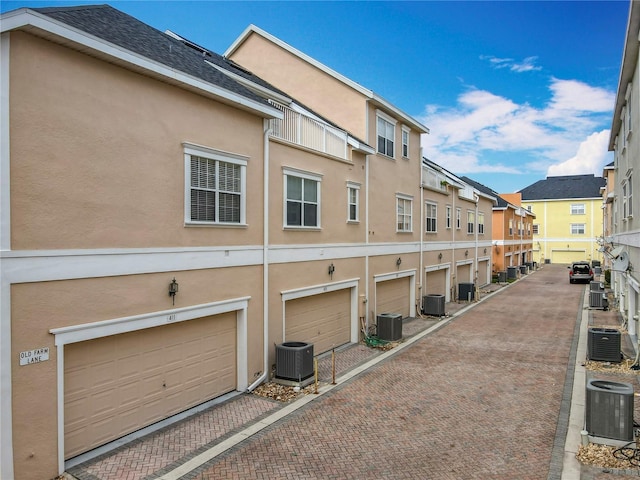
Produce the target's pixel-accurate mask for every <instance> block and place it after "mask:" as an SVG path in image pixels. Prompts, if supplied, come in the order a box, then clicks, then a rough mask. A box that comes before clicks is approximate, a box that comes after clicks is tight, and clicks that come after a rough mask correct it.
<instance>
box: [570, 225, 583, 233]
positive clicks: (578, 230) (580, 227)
mask: <svg viewBox="0 0 640 480" xmlns="http://www.w3.org/2000/svg"><path fill="white" fill-rule="evenodd" d="M584 232H585V229H584V223H572V224H571V235H584Z"/></svg>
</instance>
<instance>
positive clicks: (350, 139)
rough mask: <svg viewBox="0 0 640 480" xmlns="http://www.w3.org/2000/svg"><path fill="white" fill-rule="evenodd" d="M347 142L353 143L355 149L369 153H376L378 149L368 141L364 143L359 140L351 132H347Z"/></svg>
mask: <svg viewBox="0 0 640 480" xmlns="http://www.w3.org/2000/svg"><path fill="white" fill-rule="evenodd" d="M347 143H348V144H349V145H351V146H352V147H353V148H354V149H355V150H357V151H359V152H362V153H366V154H367V155H373V154H374V153H376V149H375V148H373V147H371V146H369V145H367V144H366V143H362V142H360V141H359V140H356V139H355V138H353V137H352V136H350V135H349V134H347Z"/></svg>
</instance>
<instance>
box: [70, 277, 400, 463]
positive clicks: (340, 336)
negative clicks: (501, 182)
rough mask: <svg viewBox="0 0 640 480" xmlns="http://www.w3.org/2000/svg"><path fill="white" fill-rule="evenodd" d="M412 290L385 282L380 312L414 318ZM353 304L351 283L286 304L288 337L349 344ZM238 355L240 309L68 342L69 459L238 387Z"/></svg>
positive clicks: (379, 291)
mask: <svg viewBox="0 0 640 480" xmlns="http://www.w3.org/2000/svg"><path fill="white" fill-rule="evenodd" d="M409 289H410V281H409V278H408V277H404V278H399V279H394V280H388V281H384V282H380V283H378V284H377V286H376V305H377V311H378V312H396V313H401V314H402V315H403V317H406V316H408V315H409ZM353 302H354V299H353V291H352V288H342V289H339V290H335V291H332V292H327V293H321V294H317V295H311V296H307V297H302V298H297V299H293V300H289V301H287V302H286V304H285V331H284V334H285V340H287V341H305V342H309V343H313V344H314V353H315V354H316V355H317V354H320V353H323V352H326V351H328V350H331V349H332V348H335V347H337V346H340V345H344V344H346V343H349V342H350V341H351V338H352V337H351V334H352V328H353V327H352V325H354V324H356V323H357V322H352V318H351V317H352V313H351V312H352V311H353V308H352V307H353ZM356 328H357V327H356ZM237 355H238V350H237V322H236V313H235V312H228V313H224V314H218V315H213V316H208V317H203V318H198V319H194V320H189V321H185V322H180V323H174V324H169V325H163V326H157V327H153V328H146V329H143V330H137V331H133V332H128V333H121V334H118V335H112V336H107V337H103V338H98V339H94V340H88V341H82V342H77V343H71V344H68V345H66V346H65V349H64V437H65V448H64V456H65V459H69V458H72V457H74V456H77V455H79V454H81V453H83V452H86V451H89V450H91V449H93V448H95V447H98V446H100V445H103V444H105V443H108V442H110V441H113V440H116V439H118V438H120V437H122V436H124V435H126V434H129V433H131V432H134V431H136V430H139V429H141V428H144V427H146V426H148V425H151V424H153V423H155V422H158V421H160V420H163V419H166V418H168V417H170V416H172V415H174V414H177V413H179V412H182V411H184V410H187V409H189V408H191V407H194V406H196V405H199V404H201V403H203V402H206V401H208V400H211V399H213V398H216V397H218V396H221V395H223V394H225V393H228V392H231V391H234V390H236V389H237Z"/></svg>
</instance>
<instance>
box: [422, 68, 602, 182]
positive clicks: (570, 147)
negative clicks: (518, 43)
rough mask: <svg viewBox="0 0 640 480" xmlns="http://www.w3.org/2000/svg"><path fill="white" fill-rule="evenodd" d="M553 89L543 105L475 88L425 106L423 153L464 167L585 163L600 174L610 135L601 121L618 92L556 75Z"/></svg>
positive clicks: (529, 168) (533, 168)
mask: <svg viewBox="0 0 640 480" xmlns="http://www.w3.org/2000/svg"><path fill="white" fill-rule="evenodd" d="M490 61H491V60H490ZM493 61H495V62H496V63H508V62H510V59H493ZM548 88H549V92H550V94H551V97H550V99H549V101H548V102H547V103H546V104H545V105H543V106H541V107H534V106H532V105H530V104H528V103H522V104H518V103H516V102H514V101H513V100H511V99H508V98H505V97H503V96H500V95H496V94H494V93H492V92H489V91H486V90H479V89H474V88H472V89H469V90H467V91H465V92H463V93H462V94H461V95H460V96H459V97H458V102H457V104H456V105H455V106H454V107H442V106H438V105H428V106H427V107H426V109H425V115H424V117H422V118H421V120H422V121H423V123H424V124H425V125H428V126H429V128H430V131H431V134H430V135H427V136H425V138H424V142H423V143H424V145H423V146H424V149H425V155H426V156H427V157H429V158H431V159H432V160H433V161H435V162H436V163H438V164H440V165H442V166H443V167H445V168H447V169H449V170H451V171H453V172H455V173H462V174H464V173H482V172H496V171H501V172H512V171H519V172H520V173H526V172H529V173H531V172H537V173H540V174H543V173H544V172H546V171H552V169H554V168H557V169H558V170H557V171H564V169H566V171H571V169H572V168H576V167H574V165H581V164H582V165H587V164H588V165H589V167H588V168H583V169H582V171H589V173H595V174H597V175H601V174H602V167H603V166H604V163H603V162H604V161H605V160H606V151H607V149H606V145H605V144H606V142H607V140H608V137H607V136H608V131H606V130H603V127H604V126H605V125H607V124H608V123H609V122H610V116H611V113H610V112H611V108H612V106H613V101H614V98H615V96H614V93H613V92H611V91H609V90H605V89H603V88H599V87H593V86H590V85H588V84H586V83H584V82H580V81H577V80H561V79H557V78H551V79H550V83H549V87H548ZM594 132H596V133H594ZM585 139H586V140H585ZM576 152H578V153H577V154H576ZM495 159H499V160H495ZM523 171H524V172H523Z"/></svg>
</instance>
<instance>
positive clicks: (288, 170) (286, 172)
mask: <svg viewBox="0 0 640 480" xmlns="http://www.w3.org/2000/svg"><path fill="white" fill-rule="evenodd" d="M282 175H283V178H282V195H283V199H282V200H283V201H282V228H285V229H293V230H320V229H321V228H322V215H321V213H322V201H321V198H322V188H321V187H322V177H323V176H322V174H320V173H313V172H308V171H305V170H299V169H297V168H292V167H282ZM287 176H292V177H297V178H304V179H307V180H312V181H315V182H318V190H317V191H318V198H317V202H316V203H317V204H318V213H317V214H318V224H317V225H314V226H305V225H288V224H287Z"/></svg>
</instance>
